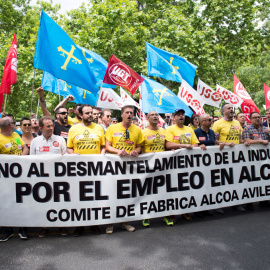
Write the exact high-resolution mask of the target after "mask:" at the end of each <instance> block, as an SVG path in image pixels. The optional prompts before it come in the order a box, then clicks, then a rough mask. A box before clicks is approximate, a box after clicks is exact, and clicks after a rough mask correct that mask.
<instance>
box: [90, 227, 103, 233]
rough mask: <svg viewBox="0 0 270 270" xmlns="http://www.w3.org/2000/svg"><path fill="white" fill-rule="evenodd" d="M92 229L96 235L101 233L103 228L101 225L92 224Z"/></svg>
mask: <svg viewBox="0 0 270 270" xmlns="http://www.w3.org/2000/svg"><path fill="white" fill-rule="evenodd" d="M91 231H92V232H93V233H95V234H96V235H99V234H101V229H100V228H99V226H97V225H95V226H91Z"/></svg>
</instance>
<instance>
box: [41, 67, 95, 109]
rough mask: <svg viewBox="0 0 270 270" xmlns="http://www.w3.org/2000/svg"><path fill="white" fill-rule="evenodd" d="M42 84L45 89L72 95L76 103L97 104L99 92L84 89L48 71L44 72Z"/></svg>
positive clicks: (61, 94)
mask: <svg viewBox="0 0 270 270" xmlns="http://www.w3.org/2000/svg"><path fill="white" fill-rule="evenodd" d="M41 86H42V87H43V89H44V90H46V91H48V92H52V93H54V94H57V95H60V96H63V97H67V96H68V95H72V96H73V97H74V98H75V99H74V101H73V102H75V103H82V104H89V105H93V106H95V105H96V102H97V98H98V93H91V92H90V91H89V90H86V89H82V88H80V87H77V86H75V85H73V84H71V83H67V82H65V81H63V80H59V79H57V78H55V77H54V76H53V75H51V74H50V73H48V72H46V71H44V72H43V77H42V81H41Z"/></svg>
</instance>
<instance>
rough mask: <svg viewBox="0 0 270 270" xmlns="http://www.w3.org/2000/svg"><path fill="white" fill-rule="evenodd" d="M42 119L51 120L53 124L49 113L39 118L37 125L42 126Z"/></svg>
mask: <svg viewBox="0 0 270 270" xmlns="http://www.w3.org/2000/svg"><path fill="white" fill-rule="evenodd" d="M44 120H51V121H52V122H53V124H54V119H53V118H52V117H51V116H49V115H45V116H43V117H41V118H40V119H39V126H40V127H44Z"/></svg>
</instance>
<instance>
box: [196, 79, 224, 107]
mask: <svg viewBox="0 0 270 270" xmlns="http://www.w3.org/2000/svg"><path fill="white" fill-rule="evenodd" d="M197 91H198V93H199V95H200V96H201V98H202V100H203V101H204V102H205V104H208V105H211V106H214V107H219V105H220V102H221V99H222V96H221V94H220V93H218V92H215V91H214V90H213V89H212V88H211V87H210V86H208V85H207V84H206V83H204V82H203V81H201V80H200V79H199V80H198V85H197Z"/></svg>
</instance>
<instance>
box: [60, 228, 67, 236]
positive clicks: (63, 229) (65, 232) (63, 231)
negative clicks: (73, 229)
mask: <svg viewBox="0 0 270 270" xmlns="http://www.w3.org/2000/svg"><path fill="white" fill-rule="evenodd" d="M59 232H60V235H62V236H67V235H68V230H67V228H65V227H62V228H59Z"/></svg>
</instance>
